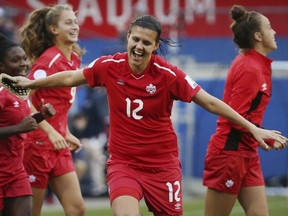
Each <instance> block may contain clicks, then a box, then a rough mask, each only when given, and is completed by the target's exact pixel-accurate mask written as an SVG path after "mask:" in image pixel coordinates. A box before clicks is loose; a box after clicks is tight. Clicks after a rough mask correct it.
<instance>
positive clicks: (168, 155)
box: [84, 53, 200, 167]
mask: <svg viewBox="0 0 288 216" xmlns="http://www.w3.org/2000/svg"><path fill="white" fill-rule="evenodd" d="M84 76H85V78H86V79H87V82H88V83H89V85H90V86H92V87H94V86H105V87H106V89H107V95H108V102H109V108H110V130H111V131H110V136H109V145H108V147H109V153H110V160H113V159H116V160H117V161H120V162H124V163H128V164H134V165H140V166H141V165H142V166H150V167H152V166H154V167H155V165H156V166H167V164H169V165H171V166H172V165H175V164H177V165H178V164H179V160H178V144H177V137H176V134H175V132H174V129H173V126H172V122H171V119H170V116H171V110H172V105H173V101H174V100H181V101H185V102H191V100H192V98H193V96H194V95H195V94H196V93H197V92H198V91H199V90H200V86H198V85H197V84H196V82H194V81H193V80H192V79H191V78H189V76H188V75H186V74H185V73H183V72H182V71H181V70H180V69H179V68H177V67H176V66H172V65H170V64H169V63H168V62H166V60H164V59H163V58H161V57H159V56H156V55H152V58H151V60H150V63H149V65H148V66H147V68H146V69H145V71H144V72H143V73H142V74H135V73H133V72H132V70H131V69H130V67H129V65H128V55H127V53H117V54H115V55H114V56H106V57H101V58H99V59H96V60H95V61H94V62H92V63H91V64H90V65H89V66H88V67H87V68H85V69H84ZM96 124H97V123H96Z"/></svg>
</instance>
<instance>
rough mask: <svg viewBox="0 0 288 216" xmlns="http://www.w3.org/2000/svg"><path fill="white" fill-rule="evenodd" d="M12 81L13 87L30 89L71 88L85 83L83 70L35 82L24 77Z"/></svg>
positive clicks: (58, 74)
mask: <svg viewBox="0 0 288 216" xmlns="http://www.w3.org/2000/svg"><path fill="white" fill-rule="evenodd" d="M13 81H14V82H15V84H14V85H15V86H21V87H26V88H31V89H35V88H46V87H72V86H78V85H83V84H86V83H87V81H86V79H85V77H84V74H83V69H80V70H71V71H62V72H59V73H56V74H53V75H51V76H48V77H45V78H41V79H37V80H30V79H27V78H25V77H21V76H17V77H13Z"/></svg>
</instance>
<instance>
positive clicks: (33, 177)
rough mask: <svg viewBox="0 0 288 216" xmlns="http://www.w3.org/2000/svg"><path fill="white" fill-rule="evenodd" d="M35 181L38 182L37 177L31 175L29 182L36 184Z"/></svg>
mask: <svg viewBox="0 0 288 216" xmlns="http://www.w3.org/2000/svg"><path fill="white" fill-rule="evenodd" d="M35 181H36V176H34V175H29V182H30V183H32V182H35Z"/></svg>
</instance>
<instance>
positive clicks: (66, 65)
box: [28, 46, 80, 149]
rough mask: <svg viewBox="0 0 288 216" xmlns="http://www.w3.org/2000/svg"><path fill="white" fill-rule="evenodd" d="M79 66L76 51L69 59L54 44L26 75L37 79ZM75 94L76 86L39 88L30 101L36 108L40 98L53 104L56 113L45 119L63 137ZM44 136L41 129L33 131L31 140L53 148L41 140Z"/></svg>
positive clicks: (38, 106)
mask: <svg viewBox="0 0 288 216" xmlns="http://www.w3.org/2000/svg"><path fill="white" fill-rule="evenodd" d="M79 67H80V58H79V57H78V55H77V54H76V53H73V54H72V56H71V60H68V59H67V58H66V57H65V55H64V54H63V53H62V52H61V51H60V50H59V49H58V48H57V47H56V46H53V47H50V48H49V49H47V50H46V51H45V52H44V53H43V54H42V55H41V56H40V57H39V58H38V59H37V60H36V62H35V63H34V64H33V67H32V69H31V72H30V73H29V76H28V77H29V78H30V79H39V78H43V77H46V76H50V75H52V74H55V73H58V72H61V71H64V70H75V69H78V68H79ZM75 94H76V87H73V88H70V87H66V88H40V89H37V90H36V91H35V93H34V94H33V96H32V103H33V105H34V106H35V107H36V109H37V110H39V109H40V106H41V99H42V98H43V99H44V103H50V104H52V105H53V106H54V108H55V110H56V114H55V115H54V116H53V117H52V118H49V119H47V121H48V122H49V123H50V124H51V125H52V126H53V127H54V129H55V130H56V131H58V132H59V133H60V134H61V135H62V136H64V137H65V136H66V128H67V121H68V111H69V109H70V107H71V105H72V103H73V101H74V99H75ZM45 137H47V135H46V133H44V132H43V131H42V130H41V129H37V130H35V131H33V140H35V141H36V142H38V143H39V144H42V145H44V146H45V148H50V149H53V148H54V147H53V146H52V144H50V143H47V144H46V143H42V142H41V141H43V140H44V138H45Z"/></svg>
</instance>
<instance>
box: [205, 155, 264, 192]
mask: <svg viewBox="0 0 288 216" xmlns="http://www.w3.org/2000/svg"><path fill="white" fill-rule="evenodd" d="M203 185H205V186H207V187H209V188H213V189H216V190H220V191H223V192H225V193H229V194H238V193H239V191H240V189H241V188H242V187H251V186H262V185H265V183H264V178H263V174H262V170H261V165H260V158H259V155H255V156H250V157H238V156H235V155H228V154H219V155H217V154H209V153H208V154H207V155H206V158H205V167H204V175H203Z"/></svg>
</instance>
